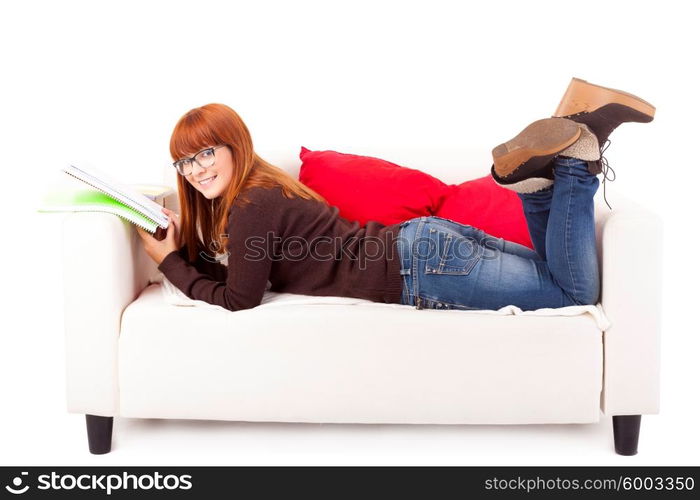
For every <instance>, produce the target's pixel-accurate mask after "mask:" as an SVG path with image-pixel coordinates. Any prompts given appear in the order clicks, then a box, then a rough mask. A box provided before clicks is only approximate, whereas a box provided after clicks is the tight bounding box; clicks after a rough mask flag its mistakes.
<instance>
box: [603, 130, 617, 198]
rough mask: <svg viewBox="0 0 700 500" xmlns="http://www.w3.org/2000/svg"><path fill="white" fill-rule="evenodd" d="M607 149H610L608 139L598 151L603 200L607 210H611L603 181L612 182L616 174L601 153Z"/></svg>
mask: <svg viewBox="0 0 700 500" xmlns="http://www.w3.org/2000/svg"><path fill="white" fill-rule="evenodd" d="M608 147H610V139H606V140H605V143H604V144H603V147H602V148H601V149H600V168H601V171H602V173H603V199H604V200H605V204H606V205H607V206H608V208H609V209H610V210H612V207H611V206H610V203H608V199H607V198H606V197H605V181H609V182H614V181H615V179H616V178H617V174H616V173H615V170H614V169H613V168H612V167H611V166H610V164H609V163H608V159H607V158H606V157H605V156H603V153H605V150H606V149H608ZM608 172H612V177H609V176H608Z"/></svg>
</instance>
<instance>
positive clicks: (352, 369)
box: [119, 283, 603, 424]
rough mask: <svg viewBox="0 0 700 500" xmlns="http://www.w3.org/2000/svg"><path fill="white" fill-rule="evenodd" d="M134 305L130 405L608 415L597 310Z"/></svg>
mask: <svg viewBox="0 0 700 500" xmlns="http://www.w3.org/2000/svg"><path fill="white" fill-rule="evenodd" d="M160 286H161V285H160V284H158V283H154V284H151V285H149V286H148V287H147V288H146V289H145V290H144V291H143V292H142V293H141V294H140V295H139V297H138V298H137V299H136V300H135V301H134V302H133V303H131V304H130V305H129V306H128V307H127V308H126V309H125V311H124V313H123V315H122V322H121V331H120V338H119V386H120V414H121V415H122V416H125V417H138V418H183V419H214V420H238V421H275V422H318V423H433V424H511V423H512V424H523V423H584V422H596V421H598V419H599V414H600V409H599V402H600V401H599V398H600V391H601V381H602V366H603V365H602V362H603V359H602V355H603V352H602V332H601V331H600V329H599V328H598V327H597V326H596V322H595V320H594V319H593V318H592V317H591V316H590V315H585V314H583V315H577V316H569V317H567V316H528V315H521V316H512V315H510V316H508V315H492V314H474V313H473V312H472V311H457V310H417V309H414V308H413V307H411V306H403V305H400V304H382V303H363V304H354V305H353V304H307V305H303V304H299V303H294V304H287V305H282V304H277V305H274V304H267V305H265V304H263V305H260V306H258V307H255V308H253V309H247V310H243V311H236V312H231V311H227V310H225V309H223V308H217V307H177V306H173V305H170V304H168V303H167V302H166V301H165V300H164V297H163V294H162V293H161V290H160Z"/></svg>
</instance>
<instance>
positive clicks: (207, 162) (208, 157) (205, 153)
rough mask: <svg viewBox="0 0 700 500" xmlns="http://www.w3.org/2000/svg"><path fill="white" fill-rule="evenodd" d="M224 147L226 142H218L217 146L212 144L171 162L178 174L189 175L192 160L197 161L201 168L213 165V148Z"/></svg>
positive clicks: (214, 159)
mask: <svg viewBox="0 0 700 500" xmlns="http://www.w3.org/2000/svg"><path fill="white" fill-rule="evenodd" d="M223 147H226V144H220V145H219V146H214V147H211V148H207V149H203V150H201V151H200V152H199V153H197V154H196V155H194V156H193V157H192V158H183V159H182V160H178V161H176V162H174V163H173V167H175V169H176V170H177V172H178V173H179V174H180V175H190V174H191V173H192V166H193V163H192V162H195V161H196V162H197V165H199V166H200V167H202V168H209V167H211V166H212V165H214V162H215V161H216V158H215V156H214V150H216V149H219V148H223Z"/></svg>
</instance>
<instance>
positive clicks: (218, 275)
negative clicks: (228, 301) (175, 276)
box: [178, 245, 227, 281]
mask: <svg viewBox="0 0 700 500" xmlns="http://www.w3.org/2000/svg"><path fill="white" fill-rule="evenodd" d="M178 253H179V254H180V256H181V257H182V259H183V260H184V261H185V262H189V260H187V245H184V246H183V247H182V248H181V249H180V250H179V251H178ZM191 265H193V266H194V267H195V268H196V269H197V270H198V271H199V272H200V273H203V274H208V275H209V276H211V277H212V278H214V279H215V280H216V281H226V275H227V271H226V266H225V265H223V264H219V263H218V262H213V261H212V260H208V259H206V258H204V257H202V256H201V255H197V258H196V259H195V261H194V262H193V263H192V264H191Z"/></svg>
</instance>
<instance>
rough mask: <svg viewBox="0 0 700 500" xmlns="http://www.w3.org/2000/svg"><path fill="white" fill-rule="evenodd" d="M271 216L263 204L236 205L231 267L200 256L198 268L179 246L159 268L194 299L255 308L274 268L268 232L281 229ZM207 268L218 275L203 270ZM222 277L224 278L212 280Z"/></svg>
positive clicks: (230, 241)
mask: <svg viewBox="0 0 700 500" xmlns="http://www.w3.org/2000/svg"><path fill="white" fill-rule="evenodd" d="M272 219H273V218H272V217H270V214H269V212H268V211H267V210H265V206H264V205H262V204H256V203H250V204H249V205H247V206H246V207H244V208H239V207H233V208H232V209H231V212H230V214H229V220H228V235H229V236H228V244H227V250H228V253H229V255H228V267H226V266H223V265H222V264H216V263H211V262H206V260H204V259H201V256H198V261H199V260H200V259H201V260H202V263H200V265H199V268H198V267H197V266H193V265H191V264H189V263H188V262H187V260H186V259H185V258H184V257H183V255H185V254H184V252H183V250H182V249H180V250H179V251H172V252H170V253H169V254H168V255H166V257H165V258H164V259H163V261H162V262H161V263H160V265H159V266H158V269H159V270H160V271H161V272H162V273H163V274H164V275H165V276H166V277H167V278H168V280H170V282H171V283H173V284H174V285H175V286H176V287H178V288H179V289H180V290H181V291H182V292H183V293H184V294H185V295H187V296H188V297H189V298H191V299H193V300H203V301H205V302H207V303H209V304H215V305H219V306H221V307H223V308H225V309H228V310H230V311H238V310H241V309H250V308H252V307H255V306H257V305H259V304H260V303H261V302H262V298H263V295H264V293H265V289H266V287H267V280H268V278H269V277H270V270H271V268H272V256H271V255H270V252H269V250H268V248H269V245H268V244H267V243H266V242H267V238H268V237H269V235H271V234H278V230H279V228H276V227H273V223H272V222H271V221H272ZM234 222H235V223H234ZM181 252H182V253H181ZM219 266H220V267H219ZM205 268H206V269H210V270H212V271H213V273H216V276H213V275H212V276H210V275H208V274H206V272H203V271H204V270H205ZM222 268H223V270H222ZM223 273H225V275H224V274H223ZM219 276H223V277H224V279H223V280H217V279H213V278H215V277H219Z"/></svg>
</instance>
